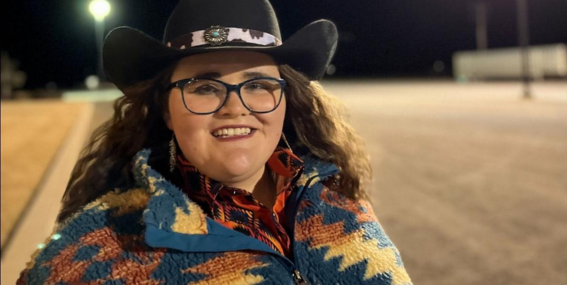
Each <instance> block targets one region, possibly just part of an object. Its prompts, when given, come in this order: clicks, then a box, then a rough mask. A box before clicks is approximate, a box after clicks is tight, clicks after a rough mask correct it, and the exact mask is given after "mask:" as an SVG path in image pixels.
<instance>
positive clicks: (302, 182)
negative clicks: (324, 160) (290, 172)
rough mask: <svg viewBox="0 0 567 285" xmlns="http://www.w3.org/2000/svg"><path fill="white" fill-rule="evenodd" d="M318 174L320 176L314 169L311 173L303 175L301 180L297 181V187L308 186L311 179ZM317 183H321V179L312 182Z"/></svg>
mask: <svg viewBox="0 0 567 285" xmlns="http://www.w3.org/2000/svg"><path fill="white" fill-rule="evenodd" d="M317 174H319V170H318V169H317V168H316V167H314V168H313V170H312V171H311V172H309V173H304V174H302V175H301V177H299V179H297V186H300V187H302V186H305V184H307V181H309V178H311V177H313V176H315V175H317ZM317 181H319V177H317V178H314V179H313V181H312V182H311V184H313V183H315V182H317Z"/></svg>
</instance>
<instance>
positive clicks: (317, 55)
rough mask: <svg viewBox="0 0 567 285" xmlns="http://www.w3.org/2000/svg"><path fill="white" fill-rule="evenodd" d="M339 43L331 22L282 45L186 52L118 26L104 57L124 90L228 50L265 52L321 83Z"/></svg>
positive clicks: (312, 26) (314, 26)
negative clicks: (187, 60)
mask: <svg viewBox="0 0 567 285" xmlns="http://www.w3.org/2000/svg"><path fill="white" fill-rule="evenodd" d="M337 40H338V33H337V28H336V26H335V25H334V24H333V23H332V22H330V21H328V20H319V21H315V22H312V23H310V24H309V25H307V26H305V27H303V28H302V29H300V30H299V31H297V32H296V33H295V34H293V35H292V36H291V37H290V38H289V39H287V40H286V41H285V42H283V43H282V45H280V46H257V45H242V46H235V45H226V46H222V45H221V46H199V47H191V48H187V49H184V50H179V49H175V48H171V47H168V46H167V45H165V44H164V43H162V42H160V41H158V40H156V39H154V38H152V37H150V36H148V35H146V34H145V33H143V32H141V31H139V30H136V29H133V28H130V27H118V28H115V29H114V30H112V31H111V32H110V33H109V34H108V36H107V37H106V39H105V42H104V47H103V53H102V57H103V67H104V71H105V72H106V74H107V76H108V77H109V79H110V80H111V81H112V82H114V84H116V86H117V87H118V88H119V89H121V90H124V89H125V88H127V87H129V86H131V85H133V84H136V83H138V82H141V81H144V80H148V79H151V78H153V77H154V76H155V74H157V73H158V72H159V71H160V70H162V69H164V68H166V67H168V66H169V65H170V64H172V63H173V62H175V61H177V60H179V59H181V58H183V57H186V56H189V55H193V54H199V53H206V52H214V51H225V50H246V51H258V52H262V53H266V54H268V55H270V56H272V57H273V58H274V59H275V60H276V62H278V63H281V64H288V65H290V66H291V67H293V68H294V69H296V70H297V71H300V72H302V73H304V74H305V75H307V77H308V78H309V79H310V80H319V79H320V78H321V77H322V76H323V75H324V73H325V70H326V69H327V66H328V65H329V63H330V62H331V59H332V58H333V55H334V53H335V49H336V46H337Z"/></svg>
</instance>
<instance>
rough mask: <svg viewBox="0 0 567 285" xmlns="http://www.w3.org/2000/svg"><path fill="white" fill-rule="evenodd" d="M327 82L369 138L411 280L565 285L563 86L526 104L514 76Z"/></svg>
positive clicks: (566, 130)
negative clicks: (498, 80) (509, 80)
mask: <svg viewBox="0 0 567 285" xmlns="http://www.w3.org/2000/svg"><path fill="white" fill-rule="evenodd" d="M326 86H327V88H328V90H331V91H332V92H334V93H335V94H336V95H337V96H339V97H340V98H341V99H342V100H343V101H344V102H345V103H346V104H347V105H348V106H349V107H350V110H351V111H350V113H351V114H352V123H353V124H354V125H355V127H356V128H357V129H358V130H359V131H360V132H361V134H362V135H363V136H364V138H365V139H366V141H367V142H368V149H369V151H370V153H371V155H372V159H373V167H374V175H375V182H374V188H375V190H374V194H373V198H374V200H375V202H376V203H375V210H376V212H377V214H378V215H379V218H380V219H381V221H382V223H383V225H384V227H385V228H386V231H387V233H389V235H390V237H391V238H392V239H393V240H394V242H395V243H396V245H397V246H398V247H399V249H400V250H401V252H402V256H403V259H404V262H405V264H406V267H407V269H408V271H409V273H410V275H411V277H412V278H413V280H414V282H415V283H416V284H420V285H427V284H431V285H433V284H436V285H442V284H447V285H448V284H460V285H467V284H471V285H472V284H475V285H476V284H492V285H500V284H502V285H504V284H516V285H520V284H526V285H527V284H567V271H566V270H565V267H566V266H567V222H566V221H567V219H566V218H565V217H567V84H557V83H556V84H539V85H536V87H535V89H534V92H535V95H536V96H535V99H534V100H533V101H524V100H519V99H518V98H519V96H518V94H521V93H520V89H519V88H518V85H517V84H488V85H487V84H479V85H463V86H459V85H454V84H448V83H434V84H433V83H432V84H420V83H417V82H416V83H387V82H382V83H381V84H375V83H359V85H358V86H357V85H356V83H350V84H335V83H333V84H331V83H329V84H327V85H326ZM355 86H357V87H355ZM351 90H353V91H351Z"/></svg>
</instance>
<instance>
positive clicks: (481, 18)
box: [474, 0, 488, 50]
mask: <svg viewBox="0 0 567 285" xmlns="http://www.w3.org/2000/svg"><path fill="white" fill-rule="evenodd" d="M474 8H475V23H476V49H477V50H485V49H487V48H488V36H487V32H486V30H487V25H488V24H487V22H488V17H487V7H486V2H485V1H484V0H480V1H476V3H475V7H474Z"/></svg>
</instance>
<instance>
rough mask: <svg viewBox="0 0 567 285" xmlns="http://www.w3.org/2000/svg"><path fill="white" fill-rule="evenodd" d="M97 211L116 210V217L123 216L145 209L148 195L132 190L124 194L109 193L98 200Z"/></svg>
mask: <svg viewBox="0 0 567 285" xmlns="http://www.w3.org/2000/svg"><path fill="white" fill-rule="evenodd" d="M100 201H101V202H102V204H101V207H100V208H99V209H101V210H102V209H114V208H118V212H117V214H118V215H124V214H128V213H131V212H135V211H138V210H142V209H145V208H146V207H147V205H148V203H149V201H150V195H149V194H148V192H146V190H144V189H132V190H128V191H126V192H124V193H116V192H110V193H108V194H106V195H104V196H102V197H101V198H100Z"/></svg>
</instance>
